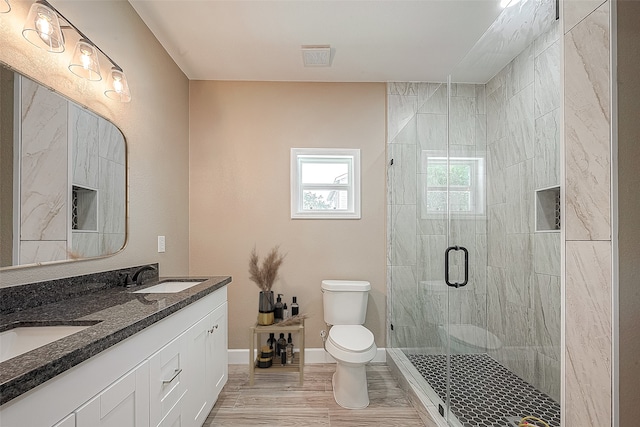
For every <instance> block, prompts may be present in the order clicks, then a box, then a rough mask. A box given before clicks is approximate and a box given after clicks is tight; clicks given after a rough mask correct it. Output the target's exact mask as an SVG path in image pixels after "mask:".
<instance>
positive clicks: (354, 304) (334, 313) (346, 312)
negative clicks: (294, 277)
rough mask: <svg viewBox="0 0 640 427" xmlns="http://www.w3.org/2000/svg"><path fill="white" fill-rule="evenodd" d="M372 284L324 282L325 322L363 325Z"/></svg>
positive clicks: (337, 281)
mask: <svg viewBox="0 0 640 427" xmlns="http://www.w3.org/2000/svg"><path fill="white" fill-rule="evenodd" d="M370 289H371V284H370V283H369V282H366V281H354V280H323V281H322V305H323V307H324V321H325V322H326V323H328V324H329V325H362V324H363V323H364V319H365V317H366V315H367V301H368V297H369V290H370Z"/></svg>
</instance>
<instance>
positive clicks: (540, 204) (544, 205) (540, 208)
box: [536, 186, 562, 232]
mask: <svg viewBox="0 0 640 427" xmlns="http://www.w3.org/2000/svg"><path fill="white" fill-rule="evenodd" d="M560 214H561V212H560V187H559V186H554V187H548V188H543V189H541V190H536V232H549V231H560V227H561V225H562V223H561V220H562V218H561V216H560Z"/></svg>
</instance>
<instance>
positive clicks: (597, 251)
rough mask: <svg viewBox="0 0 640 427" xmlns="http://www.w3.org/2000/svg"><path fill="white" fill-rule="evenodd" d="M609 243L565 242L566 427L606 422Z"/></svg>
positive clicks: (608, 407)
mask: <svg viewBox="0 0 640 427" xmlns="http://www.w3.org/2000/svg"><path fill="white" fill-rule="evenodd" d="M611 256H612V254H611V242H608V241H578V242H573V241H568V242H566V291H565V292H566V301H567V304H566V320H565V326H566V333H565V340H566V350H565V352H566V353H565V355H566V370H565V376H566V396H567V399H566V403H565V407H564V410H565V411H564V413H565V418H564V420H563V423H564V424H566V425H568V426H593V427H596V426H598V427H607V426H611V415H612V414H611V398H612V394H611V375H612V371H611V369H612V366H611V348H612V347H611V345H612V339H611V286H612V284H611Z"/></svg>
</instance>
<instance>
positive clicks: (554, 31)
mask: <svg viewBox="0 0 640 427" xmlns="http://www.w3.org/2000/svg"><path fill="white" fill-rule="evenodd" d="M561 36H562V26H561V21H559V20H558V21H554V23H553V24H551V28H550V29H549V30H548V31H547V32H546V33H544V34H542V35H541V36H540V37H538V38H537V39H536V40H535V41H534V42H533V44H534V46H535V51H534V54H535V56H538V55H540V54H541V53H542V52H544V51H545V50H546V49H547V48H548V47H549V46H551V45H552V44H553V43H554V42H556V41H558V40H560V37H561Z"/></svg>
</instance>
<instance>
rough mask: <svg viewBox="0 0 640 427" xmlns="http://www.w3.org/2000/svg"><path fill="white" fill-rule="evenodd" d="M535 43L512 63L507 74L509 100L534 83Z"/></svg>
mask: <svg viewBox="0 0 640 427" xmlns="http://www.w3.org/2000/svg"><path fill="white" fill-rule="evenodd" d="M533 54H534V49H533V43H532V44H530V45H529V46H527V47H526V48H525V49H524V50H523V51H522V52H520V54H518V56H516V57H515V59H514V60H513V61H512V62H511V68H510V69H509V73H508V74H507V79H506V83H507V98H512V97H513V96H515V95H516V94H517V93H518V92H520V91H521V90H522V89H524V88H525V87H527V86H529V85H530V84H531V83H533V76H534V60H533V59H534V55H533Z"/></svg>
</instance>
